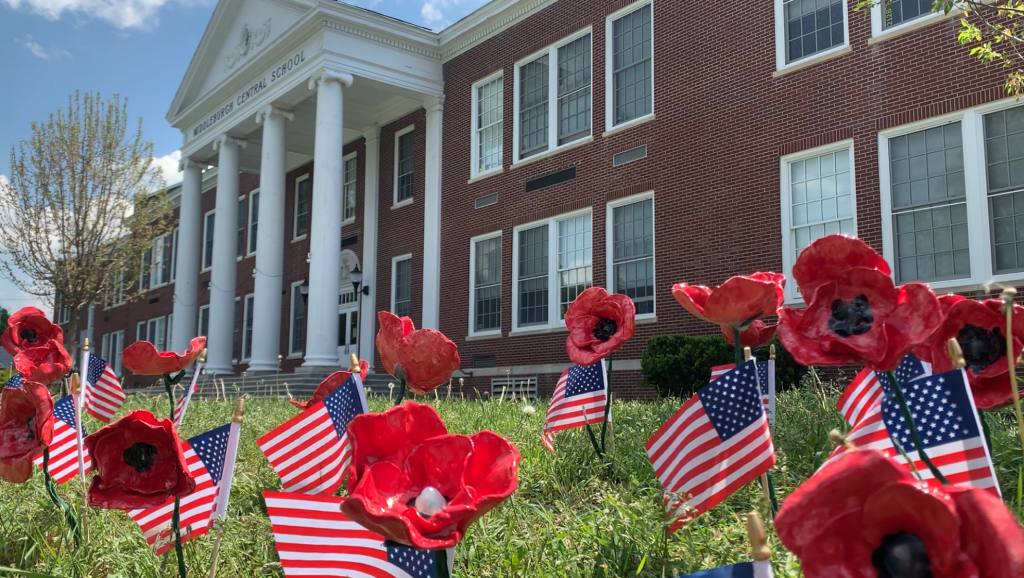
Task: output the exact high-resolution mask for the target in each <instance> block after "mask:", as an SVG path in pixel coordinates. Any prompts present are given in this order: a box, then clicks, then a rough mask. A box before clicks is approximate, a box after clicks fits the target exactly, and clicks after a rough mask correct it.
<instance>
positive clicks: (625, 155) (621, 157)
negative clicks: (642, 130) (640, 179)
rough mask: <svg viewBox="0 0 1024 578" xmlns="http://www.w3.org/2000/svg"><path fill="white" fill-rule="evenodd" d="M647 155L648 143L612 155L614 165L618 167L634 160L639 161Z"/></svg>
mask: <svg viewBox="0 0 1024 578" xmlns="http://www.w3.org/2000/svg"><path fill="white" fill-rule="evenodd" d="M645 157H647V145H641V146H638V147H636V148H635V149H629V150H628V151H622V152H621V153H618V154H616V155H615V156H613V157H612V166H613V167H618V166H622V165H625V164H628V163H631V162H633V161H638V160H640V159H642V158H645Z"/></svg>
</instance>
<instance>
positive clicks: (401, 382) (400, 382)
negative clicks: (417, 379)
mask: <svg viewBox="0 0 1024 578" xmlns="http://www.w3.org/2000/svg"><path fill="white" fill-rule="evenodd" d="M398 387H399V390H398V399H396V400H395V405H396V406H399V405H402V401H403V400H404V399H405V380H404V379H399V380H398Z"/></svg>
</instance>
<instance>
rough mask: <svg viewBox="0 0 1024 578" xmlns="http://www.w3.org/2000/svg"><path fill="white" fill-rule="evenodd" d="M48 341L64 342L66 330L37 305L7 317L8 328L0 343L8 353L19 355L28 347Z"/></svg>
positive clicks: (24, 308) (0, 336) (0, 337)
mask: <svg viewBox="0 0 1024 578" xmlns="http://www.w3.org/2000/svg"><path fill="white" fill-rule="evenodd" d="M47 341H56V342H57V343H64V330H63V329H61V328H60V325H56V324H54V323H50V320H49V319H47V318H46V315H45V314H44V313H43V312H42V311H40V310H39V309H36V308H35V307H23V308H21V309H19V310H18V312H17V313H15V314H14V315H11V316H10V317H9V318H8V319H7V329H5V330H4V332H3V335H0V344H2V345H3V347H4V349H6V350H7V353H10V354H11V355H17V354H18V352H19V351H21V350H22V349H25V348H26V347H39V346H40V345H43V344H45V343H46V342H47Z"/></svg>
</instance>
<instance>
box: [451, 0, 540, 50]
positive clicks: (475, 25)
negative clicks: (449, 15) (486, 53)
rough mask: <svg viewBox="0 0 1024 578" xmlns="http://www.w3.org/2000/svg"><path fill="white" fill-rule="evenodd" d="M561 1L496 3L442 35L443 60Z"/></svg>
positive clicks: (496, 0)
mask: <svg viewBox="0 0 1024 578" xmlns="http://www.w3.org/2000/svg"><path fill="white" fill-rule="evenodd" d="M557 1H558V0H492V1H491V2H489V3H488V4H486V5H484V6H482V7H480V8H479V9H477V10H476V12H473V13H472V14H470V15H468V16H466V17H465V18H463V19H462V20H459V21H458V22H456V23H455V24H452V25H451V26H449V27H448V28H445V29H444V30H442V31H441V32H440V33H439V34H438V38H439V40H440V45H441V60H443V61H446V60H450V59H451V58H454V57H456V56H458V55H459V54H461V53H463V52H465V51H466V50H468V49H470V48H472V47H473V46H476V45H477V44H479V43H481V42H483V41H484V40H486V39H488V38H490V37H491V36H494V35H495V34H497V33H499V32H501V31H502V30H504V29H505V28H507V27H508V26H509V25H511V24H514V23H515V22H516V21H518V20H520V19H523V18H526V17H528V16H531V15H532V14H533V13H535V12H537V11H540V10H542V9H544V8H546V7H548V6H549V5H551V4H554V3H555V2H557Z"/></svg>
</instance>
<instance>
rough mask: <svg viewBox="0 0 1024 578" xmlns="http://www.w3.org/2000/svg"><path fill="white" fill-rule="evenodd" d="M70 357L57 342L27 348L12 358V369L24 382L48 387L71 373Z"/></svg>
mask: <svg viewBox="0 0 1024 578" xmlns="http://www.w3.org/2000/svg"><path fill="white" fill-rule="evenodd" d="M71 365H72V364H71V356H70V355H68V352H67V350H65V349H64V346H63V345H61V344H60V342H58V341H54V340H50V341H47V342H46V343H44V344H42V345H40V346H39V347H27V348H25V349H22V350H20V351H19V352H18V354H17V355H15V356H14V367H15V369H17V370H18V372H19V373H21V374H22V375H23V376H25V380H26V381H36V382H39V383H42V384H43V385H50V384H51V383H53V382H55V381H57V380H58V379H60V378H62V377H64V376H65V375H67V374H68V372H69V371H71Z"/></svg>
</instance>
